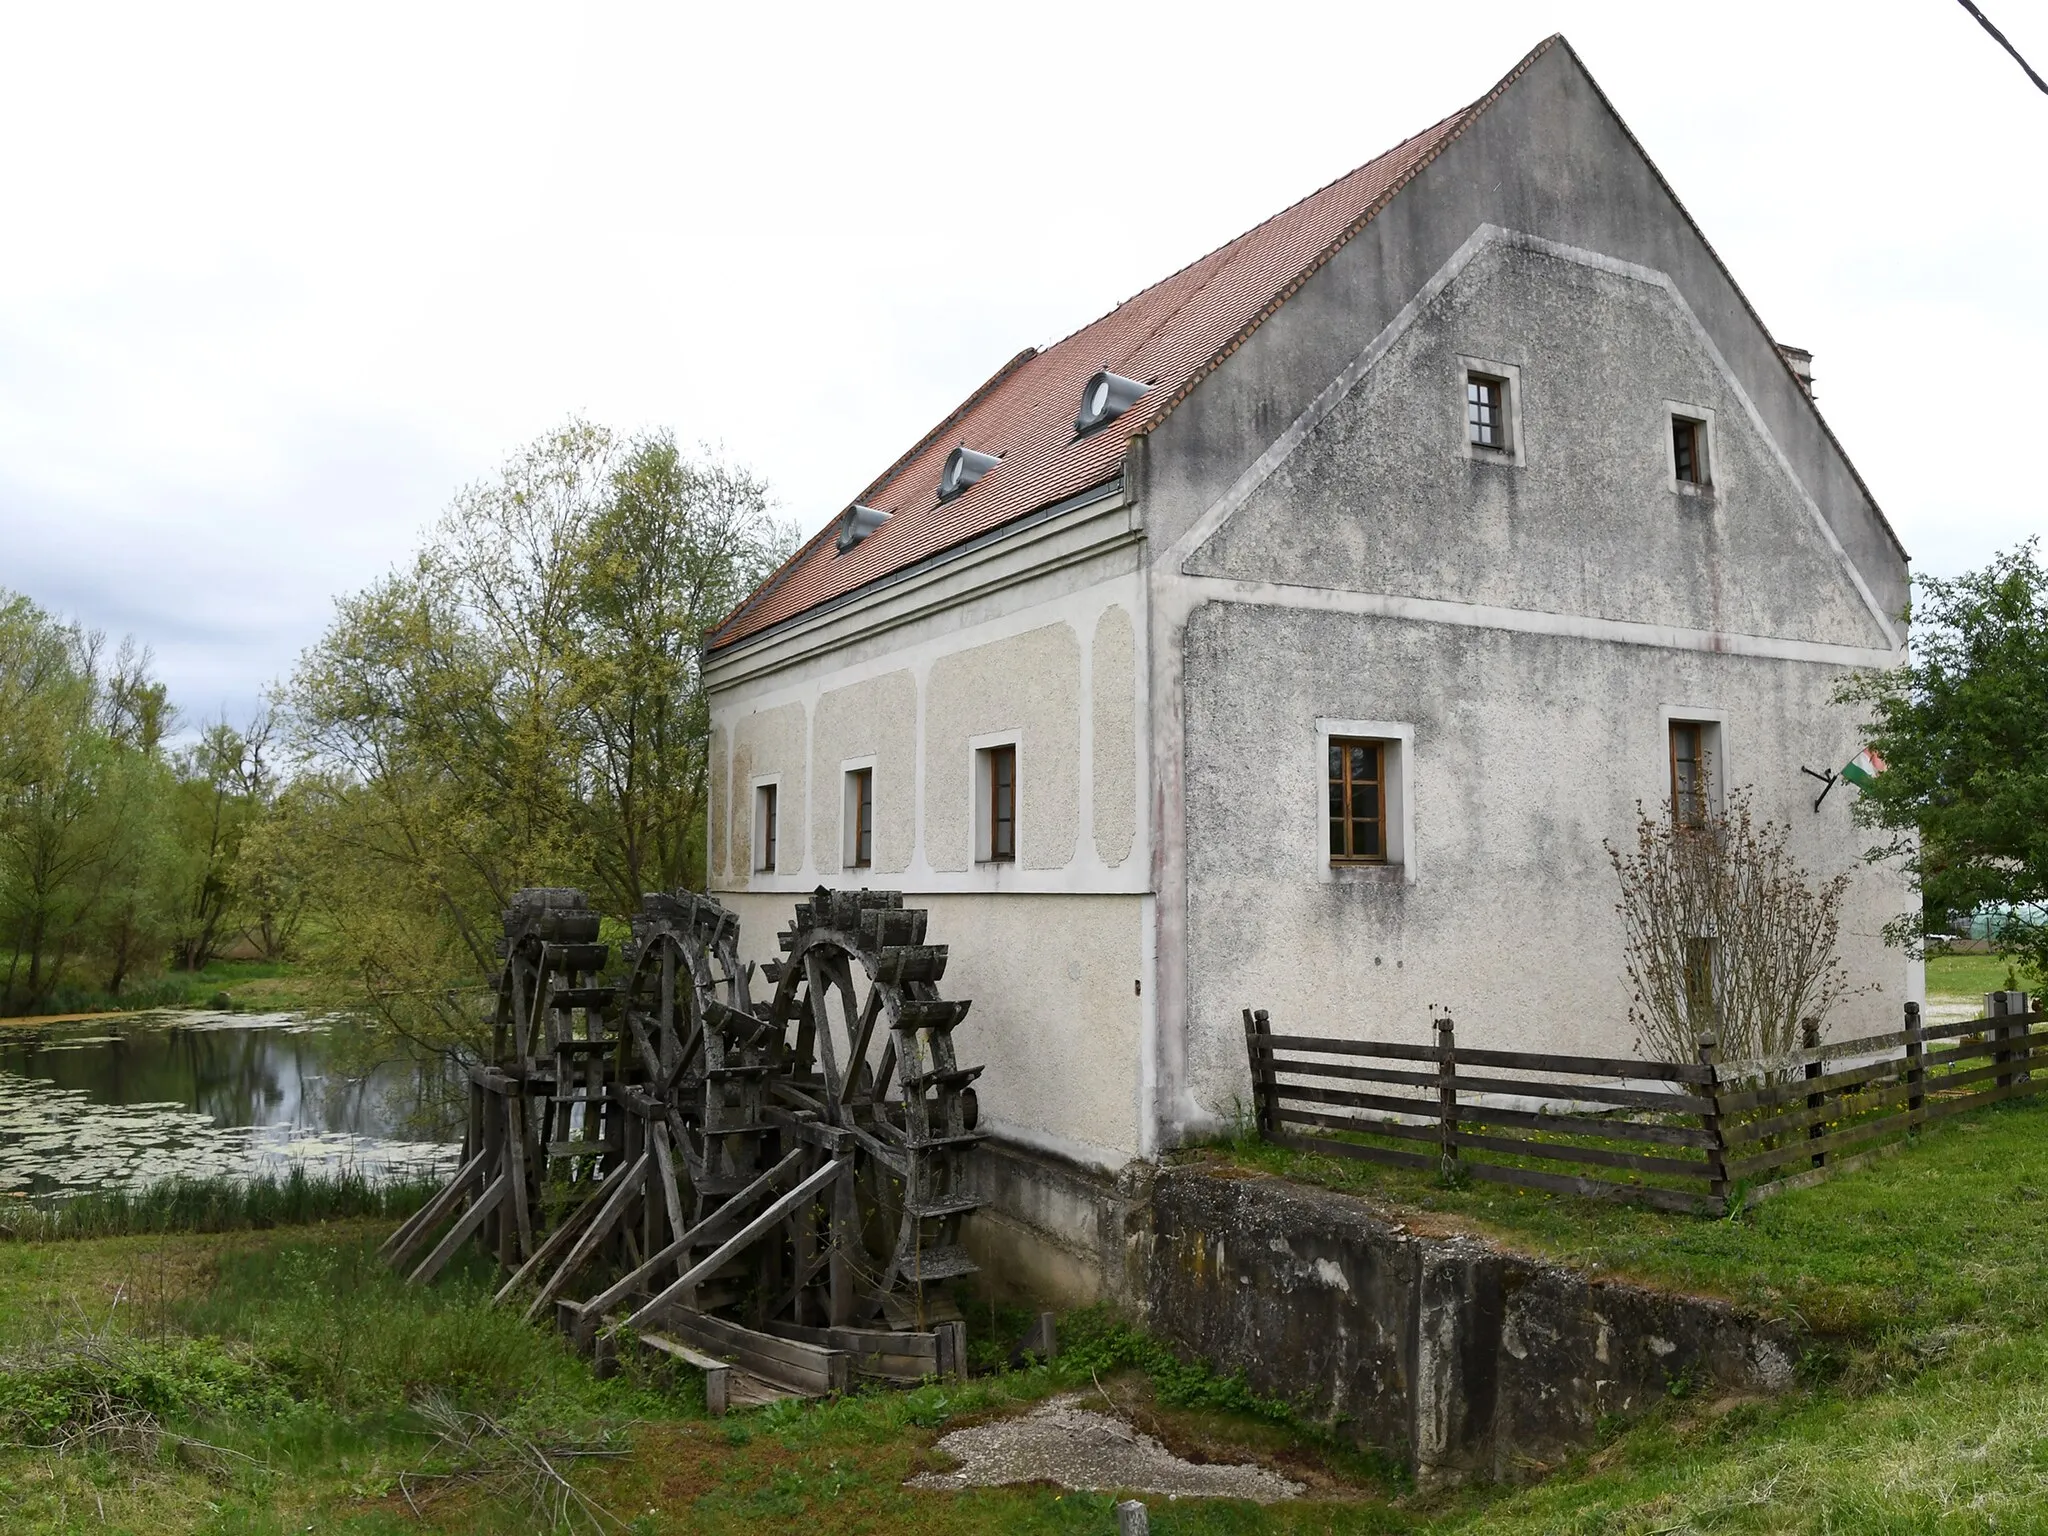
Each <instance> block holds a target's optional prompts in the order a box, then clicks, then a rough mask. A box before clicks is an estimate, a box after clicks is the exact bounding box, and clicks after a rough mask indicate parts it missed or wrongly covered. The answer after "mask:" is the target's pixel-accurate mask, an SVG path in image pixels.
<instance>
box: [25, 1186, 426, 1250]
mask: <svg viewBox="0 0 2048 1536" xmlns="http://www.w3.org/2000/svg"><path fill="white" fill-rule="evenodd" d="M437 1188H438V1186H437V1185H434V1184H431V1183H408V1182H397V1183H378V1182H373V1181H372V1180H370V1179H367V1178H365V1177H363V1175H361V1174H359V1173H354V1172H348V1171H344V1172H340V1173H326V1172H309V1171H308V1170H307V1169H305V1168H293V1169H291V1170H290V1171H289V1172H288V1173H286V1174H285V1176H284V1177H283V1178H278V1177H275V1176H273V1175H270V1174H259V1175H257V1176H256V1177H254V1178H246V1179H244V1178H210V1179H184V1178H180V1179H166V1180H163V1181H162V1182H160V1183H156V1184H151V1185H147V1186H145V1187H144V1188H142V1189H136V1190H127V1189H102V1190H94V1191H90V1192H88V1193H86V1194H81V1195H73V1196H71V1197H70V1198H68V1199H65V1200H60V1201H54V1202H51V1203H49V1204H47V1205H32V1204H30V1203H28V1202H27V1201H22V1202H20V1203H19V1206H18V1208H17V1209H12V1210H10V1209H6V1208H5V1207H0V1238H13V1239H18V1240H20V1241H24V1242H30V1241H33V1242H47V1241H49V1240H51V1239H53V1238H79V1237H113V1236H118V1235H127V1234H131V1233H142V1232H234V1231H240V1230H244V1229H252V1228H254V1229H260V1228H265V1227H277V1226H296V1225H303V1224H305V1223H308V1222H319V1221H342V1220H350V1219H356V1218H362V1217H371V1218H386V1219H390V1220H402V1219H403V1218H405V1217H407V1216H410V1215H411V1214H412V1213H413V1212H414V1211H416V1210H418V1209H419V1208H420V1207H421V1206H422V1205H424V1204H426V1202H427V1201H428V1200H429V1199H430V1198H432V1196H433V1194H434V1192H435V1190H436V1189H437Z"/></svg>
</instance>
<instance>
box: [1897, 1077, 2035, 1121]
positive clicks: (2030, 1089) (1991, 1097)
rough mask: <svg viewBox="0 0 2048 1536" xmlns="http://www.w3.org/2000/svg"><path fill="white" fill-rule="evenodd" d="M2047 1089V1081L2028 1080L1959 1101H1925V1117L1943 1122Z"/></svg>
mask: <svg viewBox="0 0 2048 1536" xmlns="http://www.w3.org/2000/svg"><path fill="white" fill-rule="evenodd" d="M2044 1088H2048V1081H2043V1080H2041V1079H2037V1078H2029V1079H2027V1080H2026V1081H2025V1082H2019V1083H2011V1084H2008V1085H2007V1086H2005V1087H2003V1088H1991V1089H1987V1090H1986V1091H1985V1092H1983V1093H1968V1094H1964V1095H1963V1096H1962V1097H1961V1098H1959V1099H1939V1100H1937V1099H1935V1098H1934V1097H1932V1096H1931V1095H1930V1096H1929V1098H1928V1100H1927V1109H1926V1115H1927V1118H1928V1119H1929V1120H1945V1119H1947V1118H1948V1117H1949V1116H1950V1115H1960V1114H1962V1113H1964V1112H1965V1111H1966V1110H1972V1109H1982V1108H1983V1107H1984V1106H1985V1105H1987V1104H1998V1103H2002V1102H2003V1101H2004V1100H2006V1099H2023V1098H2025V1097H2026V1096H2027V1095H2028V1094H2030V1093H2039V1092H2041V1090H2042V1089H2044Z"/></svg>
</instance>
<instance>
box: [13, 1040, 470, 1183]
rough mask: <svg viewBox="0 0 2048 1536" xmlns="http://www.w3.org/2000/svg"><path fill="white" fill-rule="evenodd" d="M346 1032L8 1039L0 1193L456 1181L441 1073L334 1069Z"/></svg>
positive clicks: (454, 1131)
mask: <svg viewBox="0 0 2048 1536" xmlns="http://www.w3.org/2000/svg"><path fill="white" fill-rule="evenodd" d="M348 1027H349V1026H348V1025H347V1024H345V1023H340V1022H333V1021H320V1020H308V1019H305V1018H302V1017H300V1016H298V1015H294V1014H226V1013H162V1014H138V1015H133V1016H130V1017H126V1018H122V1019H117V1020H104V1019H96V1020H86V1021H82V1022H77V1023H65V1024H50V1025H40V1026H33V1027H11V1028H8V1029H5V1030H0V1191H12V1192H17V1193H21V1194H29V1195H46V1194H69V1193H76V1192H78V1191H80V1190H84V1189H94V1188H105V1187H118V1186H126V1187H135V1186H139V1185H142V1184H148V1183H152V1182H155V1181H156V1180H159V1179H163V1178H168V1177H173V1176H179V1175H183V1176H188V1177H209V1176H214V1175H223V1174H224V1175H231V1176H243V1177H246V1176H247V1175H249V1174H252V1173H257V1172H265V1171H269V1172H276V1171H281V1170H282V1169H284V1168H287V1167H289V1166H291V1165H292V1164H294V1163H298V1164H304V1165H307V1166H309V1167H313V1168H317V1169H323V1170H338V1169H340V1168H343V1167H348V1168H353V1169H356V1170H358V1171H361V1172H365V1173H368V1174H370V1175H372V1176H375V1177H389V1176H393V1175H412V1174H428V1173H442V1172H448V1171H452V1169H453V1167H454V1165H455V1158H456V1154H457V1152H458V1151H459V1147H458V1146H456V1145H454V1144H453V1142H454V1138H455V1137H456V1136H457V1135H459V1129H458V1128H457V1127H455V1126H454V1125H452V1124H451V1123H450V1121H449V1114H450V1107H451V1105H452V1104H453V1103H455V1102H458V1101H457V1100H456V1097H455V1096H454V1095H453V1094H451V1093H450V1092H449V1091H448V1090H449V1088H450V1086H451V1085H450V1081H449V1078H448V1075H447V1074H446V1072H445V1071H443V1070H442V1069H440V1068H439V1067H438V1066H436V1065H434V1064H432V1063H428V1064H426V1065H421V1064H419V1063H415V1062H412V1061H407V1060H402V1059H401V1060H390V1061H385V1062H382V1063H380V1064H378V1065H377V1066H376V1067H375V1068H373V1069H372V1070H370V1071H368V1072H366V1073H362V1074H359V1075H357V1074H350V1073H348V1072H345V1071H343V1070H341V1067H340V1064H339V1061H338V1057H339V1056H340V1054H341V1051H340V1047H341V1046H342V1044H343V1043H344V1042H343V1040H342V1039H341V1038H340V1037H338V1036H337V1034H336V1033H335V1032H336V1031H337V1030H345V1029H347V1028H348Z"/></svg>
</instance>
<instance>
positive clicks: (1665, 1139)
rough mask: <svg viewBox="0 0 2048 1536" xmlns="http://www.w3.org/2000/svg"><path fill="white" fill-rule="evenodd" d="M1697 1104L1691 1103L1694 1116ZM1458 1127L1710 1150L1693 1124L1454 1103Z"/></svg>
mask: <svg viewBox="0 0 2048 1536" xmlns="http://www.w3.org/2000/svg"><path fill="white" fill-rule="evenodd" d="M1696 1110H1697V1101H1695V1117H1696ZM1458 1123H1459V1124H1460V1125H1499V1126H1508V1127H1511V1128H1512V1129H1515V1130H1521V1131H1544V1132H1550V1133H1555V1134H1560V1135H1572V1136H1602V1137H1606V1138H1608V1139H1610V1140H1613V1141H1644V1142H1655V1143H1657V1144H1658V1145H1660V1146H1667V1147H1711V1146H1713V1145H1714V1138H1713V1136H1712V1135H1711V1134H1710V1133H1709V1132H1707V1131H1705V1130H1703V1129H1702V1128H1701V1127H1699V1126H1697V1125H1661V1124H1658V1123H1655V1122H1647V1121H1641V1120H1614V1119H1610V1118H1609V1117H1607V1116H1605V1115H1571V1114H1559V1113H1545V1112H1543V1111H1539V1110H1530V1109H1504V1108H1501V1107H1499V1106H1496V1105H1492V1104H1475V1103H1473V1102H1471V1101H1470V1100H1468V1099H1460V1100H1459V1101H1458Z"/></svg>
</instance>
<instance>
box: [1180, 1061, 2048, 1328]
mask: <svg viewBox="0 0 2048 1536" xmlns="http://www.w3.org/2000/svg"><path fill="white" fill-rule="evenodd" d="M1196 1155H1199V1156H1204V1157H1220V1158H1225V1159H1228V1160H1230V1161H1234V1162H1236V1163H1238V1164H1241V1165H1243V1166H1247V1167H1252V1168H1258V1169H1261V1170H1263V1171H1265V1172H1268V1173H1274V1174H1279V1175H1282V1176H1285V1177H1289V1178H1295V1179H1300V1180H1302V1181H1304V1182H1307V1183H1314V1184H1320V1185H1323V1186H1325V1187H1328V1188H1333V1189H1339V1190H1344V1191H1347V1192H1349V1193H1353V1194H1358V1195H1362V1196H1364V1197H1365V1198H1367V1199H1369V1200H1372V1201H1375V1202H1377V1203H1380V1204H1383V1205H1391V1206H1396V1207H1401V1208H1404V1209H1407V1210H1412V1211H1418V1212H1426V1213H1431V1214H1432V1215H1434V1216H1435V1218H1436V1219H1437V1220H1439V1221H1443V1222H1447V1223H1450V1224H1455V1225H1458V1226H1462V1227H1464V1228H1467V1229H1469V1230H1473V1231H1477V1232H1480V1233H1482V1234H1484V1235H1487V1236H1490V1237H1492V1238H1494V1239H1495V1240H1497V1241H1499V1242H1502V1243H1504V1244H1506V1245H1507V1246H1509V1247H1513V1248H1516V1249H1519V1250H1522V1251H1525V1252H1530V1253H1534V1254H1538V1255H1541V1256H1544V1257H1548V1258H1553V1259H1557V1260H1559V1261H1561V1262H1564V1263H1568V1264H1572V1265H1575V1266H1578V1267H1580V1268H1587V1269H1597V1270H1599V1271H1601V1272H1605V1273H1610V1274H1617V1275H1622V1276H1628V1277H1634V1278H1638V1279H1641V1280H1644V1281H1646V1282H1648V1283H1650V1284H1653V1285H1659V1286H1665V1287H1669V1288H1672V1289H1677V1290H1683V1291H1689V1292H1697V1293H1703V1294H1709V1295H1716V1296H1723V1297H1727V1298H1729V1299H1730V1300H1733V1301H1736V1302H1739V1303H1742V1304H1744V1305H1747V1306H1751V1307H1755V1308H1758V1309H1760V1310H1763V1311H1766V1312H1770V1313H1773V1314H1777V1315H1782V1316H1788V1317H1791V1318H1794V1319H1796V1320H1798V1321H1801V1322H1803V1323H1804V1324H1805V1325H1806V1326H1807V1327H1808V1328H1809V1329H1811V1330H1812V1331H1814V1332H1815V1333H1818V1334H1822V1335H1826V1336H1830V1337H1835V1338H1841V1339H1849V1340H1857V1341H1872V1340H1876V1339H1878V1338H1879V1337H1881V1336H1882V1335H1884V1334H1886V1333H1887V1332H1899V1331H1903V1332H1918V1331H1923V1330H1926V1329H1930V1328H1938V1327H1941V1326H1944V1325H1945V1324H1948V1323H1952V1322H1954V1321H1956V1320H1958V1319H1961V1318H1965V1317H1969V1316H1972V1315H1975V1314H1977V1313H1979V1312H1982V1311H1985V1310H1992V1311H1995V1312H1996V1313H1997V1314H1998V1315H2000V1316H2001V1317H2004V1318H2006V1319H2007V1320H2008V1321H2010V1322H2012V1323H2014V1324H2018V1325H2022V1326H2033V1325H2035V1324H2036V1323H2040V1322H2048V1102H2043V1101H2042V1100H2040V1099H2023V1100H2018V1101H2015V1102H2013V1103H2010V1104H2006V1105H2000V1106H1996V1107H1994V1108H1992V1109H1988V1110H1983V1111H1979V1112H1977V1113H1974V1114H1969V1115H1961V1116H1957V1117H1956V1118H1954V1119H1951V1120H1945V1121H1941V1122H1938V1123H1937V1124H1936V1125H1934V1126H1933V1127H1931V1128H1929V1129H1927V1130H1925V1131H1923V1132H1921V1133H1920V1134H1918V1135H1917V1136H1915V1137H1913V1138H1912V1140H1911V1142H1910V1144H1909V1145H1908V1146H1907V1147H1906V1148H1905V1150H1904V1151H1902V1152H1901V1153H1899V1154H1898V1155H1897V1156H1895V1157H1889V1158H1884V1159H1881V1160H1879V1161H1878V1162H1877V1163H1876V1164H1874V1165H1872V1166H1870V1167H1868V1168H1865V1169H1863V1170H1861V1171H1859V1172H1855V1173H1850V1174H1845V1175H1843V1176H1842V1177H1840V1178H1837V1179H1834V1180H1832V1181H1830V1182H1828V1183H1826V1184H1823V1185H1821V1186H1819V1187H1818V1188H1815V1189H1811V1190H1802V1191H1799V1192H1797V1193H1795V1194H1792V1195H1784V1196H1780V1197H1779V1198H1777V1199H1775V1200H1770V1201H1766V1202H1765V1203H1764V1204H1762V1205H1760V1206H1758V1207H1756V1208H1754V1209H1753V1210H1751V1211H1749V1212H1747V1213H1746V1214H1744V1215H1743V1216H1741V1217H1738V1218H1734V1219H1714V1218H1707V1217H1699V1216H1678V1215H1666V1214H1663V1213H1660V1212H1656V1211H1645V1210H1637V1209H1633V1208H1629V1207H1623V1206H1614V1205H1608V1204H1606V1203H1604V1202H1596V1201H1587V1200H1579V1199H1575V1198H1572V1197H1570V1196H1555V1195H1542V1194H1536V1193H1532V1192H1525V1191H1519V1190H1511V1189H1507V1188H1504V1187H1502V1186H1499V1185H1492V1184H1472V1185H1467V1186H1465V1187H1462V1188H1453V1187H1446V1186H1444V1185H1443V1184H1442V1183H1441V1182H1440V1181H1439V1180H1437V1179H1436V1178H1435V1177H1434V1176H1433V1175H1431V1174H1425V1173H1409V1172H1407V1171H1406V1170H1402V1169H1390V1168H1380V1167H1378V1166H1375V1165H1372V1164H1366V1163H1355V1162H1349V1161H1340V1160H1338V1159H1335V1158H1325V1157H1316V1156H1311V1155H1307V1154H1303V1153H1297V1152H1291V1151H1287V1150H1284V1149H1281V1148H1277V1147H1270V1146H1267V1145H1265V1144H1263V1143H1261V1142H1259V1141H1257V1140H1256V1139H1255V1138H1244V1139H1241V1140H1239V1141H1236V1142H1234V1143H1232V1144H1231V1145H1230V1146H1228V1147H1227V1148H1219V1149H1210V1150H1207V1151H1205V1152H1203V1153H1200V1154H1196Z"/></svg>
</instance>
